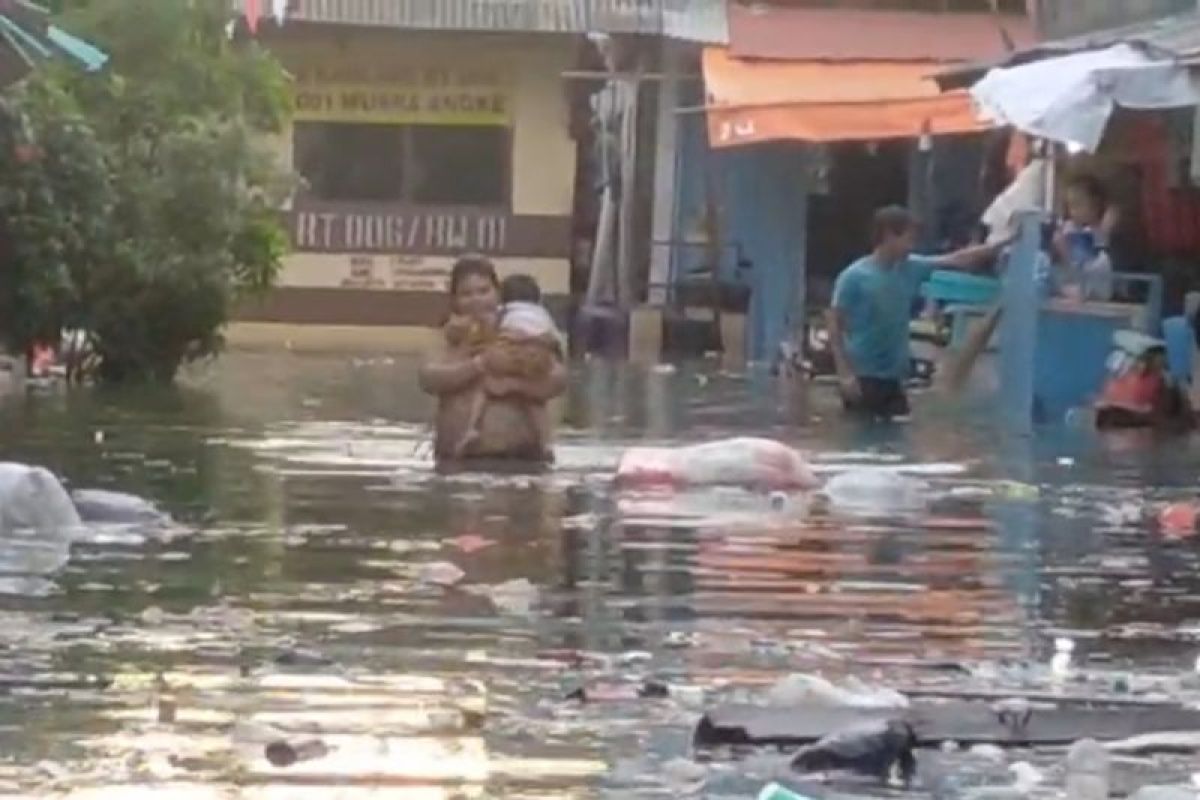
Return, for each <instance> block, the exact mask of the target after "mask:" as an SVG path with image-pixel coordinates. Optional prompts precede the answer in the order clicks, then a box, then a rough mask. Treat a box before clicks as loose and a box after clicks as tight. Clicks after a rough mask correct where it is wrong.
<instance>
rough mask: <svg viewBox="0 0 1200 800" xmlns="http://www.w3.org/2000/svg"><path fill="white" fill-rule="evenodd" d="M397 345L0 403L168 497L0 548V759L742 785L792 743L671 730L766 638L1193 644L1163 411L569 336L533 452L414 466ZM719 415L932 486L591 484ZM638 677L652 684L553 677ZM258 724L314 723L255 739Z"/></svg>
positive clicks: (36, 429)
mask: <svg viewBox="0 0 1200 800" xmlns="http://www.w3.org/2000/svg"><path fill="white" fill-rule="evenodd" d="M413 366H414V365H413V364H412V363H411V362H408V361H404V360H393V359H390V358H382V357H380V358H360V359H350V358H333V357H302V356H297V355H291V354H283V353H280V354H272V355H250V354H236V355H231V356H229V357H227V358H225V359H224V360H223V361H221V362H220V363H219V364H217V365H215V366H212V367H209V368H206V369H204V370H202V371H200V372H198V373H197V374H196V375H195V376H193V377H192V378H191V379H190V380H189V382H188V384H187V385H186V386H185V387H183V388H177V389H172V390H162V391H159V392H148V391H146V390H144V389H141V390H137V391H129V390H120V391H106V390H88V391H79V392H73V393H70V394H68V395H66V396H40V397H39V396H31V397H30V398H29V399H27V400H26V399H21V400H19V401H10V402H8V403H7V404H6V405H4V406H0V426H2V427H0V431H2V432H3V433H2V434H0V436H2V440H3V442H4V458H5V459H7V460H22V461H28V462H31V463H39V464H44V465H46V466H48V467H50V468H51V469H54V470H55V471H57V472H58V473H60V474H62V475H64V476H65V477H67V478H68V479H69V480H70V481H71V482H72V484H74V485H76V486H88V487H100V488H112V489H119V490H122V491H127V492H134V493H137V494H140V495H142V496H145V497H147V498H150V499H152V500H154V501H155V502H157V503H159V504H160V505H161V506H162V507H163V508H164V509H165V510H167V511H169V512H170V513H171V515H172V516H173V517H174V518H175V519H176V520H177V521H178V522H179V525H178V527H177V528H176V527H171V528H167V529H165V530H129V529H108V530H96V531H93V533H92V535H91V536H90V537H89V541H87V542H85V543H83V544H80V545H78V546H76V547H75V548H74V550H73V553H72V557H71V560H70V563H69V566H68V567H67V568H66V570H65V571H64V572H63V573H62V574H60V575H55V576H50V577H48V578H37V577H30V576H11V577H8V578H4V579H2V580H0V591H4V592H5V593H6V594H5V596H4V598H3V606H2V608H3V612H2V616H0V623H2V625H0V659H2V664H3V666H2V667H0V687H4V688H6V689H7V693H6V694H4V695H3V696H0V743H2V748H0V750H2V752H3V754H4V755H3V756H2V757H0V760H2V764H0V793H2V794H4V796H12V795H17V796H20V795H29V796H69V797H73V798H79V797H87V798H100V797H103V798H113V799H114V800H116V798H120V799H121V800H125V798H137V797H156V798H157V797H162V798H168V797H169V798H192V797H196V798H210V797H239V798H289V799H290V798H308V797H320V798H322V800H330V799H331V798H334V797H346V798H355V799H357V798H366V797H403V798H412V799H413V800H425V799H426V798H429V799H430V800H433V798H439V799H440V798H446V799H447V800H449V798H475V797H479V798H483V797H497V798H500V797H503V798H530V799H532V798H550V797H554V798H561V797H580V798H583V797H612V798H671V797H682V796H703V797H714V798H716V797H729V798H734V797H752V796H753V794H754V792H756V791H757V788H758V787H759V786H761V785H762V783H763V782H764V780H765V779H767V778H769V777H770V776H771V774H772V772H773V770H777V769H778V767H779V764H781V763H786V758H784V757H782V756H779V755H778V754H765V755H759V756H754V757H751V758H749V759H748V760H742V761H736V762H735V761H728V760H724V759H717V760H716V761H714V762H711V763H709V764H708V765H707V766H703V765H701V766H696V765H695V764H693V763H691V762H688V761H681V760H679V759H681V758H683V759H688V758H690V755H691V754H690V749H689V748H690V737H691V731H692V727H693V725H694V724H695V722H696V720H697V718H698V712H699V710H700V708H702V707H703V706H704V705H705V704H708V703H715V702H717V701H718V700H720V699H728V698H739V697H745V696H750V695H753V694H754V693H761V692H762V691H763V690H765V688H766V687H768V686H769V685H771V684H772V683H774V682H775V681H777V680H778V679H779V678H781V677H782V676H784V675H786V674H787V673H788V672H822V673H824V674H826V675H828V676H831V677H832V676H839V675H842V674H855V675H858V676H860V677H862V678H864V679H867V680H873V681H880V682H883V683H887V684H891V685H895V686H898V687H901V688H903V687H904V686H912V685H916V684H918V683H921V682H928V681H929V680H931V675H933V671H932V670H929V669H925V668H923V667H921V666H920V665H919V664H914V663H910V662H912V661H914V660H917V661H924V662H969V663H977V662H988V663H995V662H998V661H1001V660H1004V659H1012V660H1018V661H1019V660H1022V659H1031V660H1033V661H1035V662H1038V663H1045V662H1046V661H1047V660H1048V658H1049V655H1050V652H1051V651H1052V649H1053V644H1052V643H1053V640H1054V638H1055V637H1056V636H1063V635H1067V636H1071V637H1074V638H1075V639H1076V642H1077V649H1076V652H1075V660H1076V663H1080V664H1089V665H1092V666H1094V667H1096V668H1097V669H1100V670H1102V671H1112V672H1113V673H1114V674H1116V673H1120V672H1122V671H1129V672H1130V673H1131V674H1137V675H1141V674H1144V673H1151V672H1157V673H1159V674H1164V675H1167V674H1177V673H1180V672H1181V671H1184V670H1188V669H1190V667H1191V664H1192V662H1193V661H1194V659H1195V656H1196V653H1197V650H1200V643H1198V642H1197V640H1198V639H1200V576H1198V573H1197V557H1196V554H1197V544H1196V543H1194V542H1190V541H1186V540H1184V541H1165V540H1163V539H1162V538H1161V537H1159V536H1157V535H1154V534H1152V533H1151V531H1150V528H1149V526H1147V525H1146V524H1144V522H1143V521H1142V520H1141V518H1140V510H1141V509H1142V508H1143V507H1144V506H1145V505H1146V504H1147V503H1150V502H1155V501H1159V500H1170V499H1178V498H1185V497H1191V496H1193V495H1194V493H1195V489H1194V487H1193V484H1194V482H1195V476H1196V474H1197V467H1198V466H1200V451H1198V450H1197V449H1196V447H1195V446H1192V445H1190V444H1188V443H1180V442H1178V441H1176V442H1171V443H1166V444H1164V443H1156V442H1154V441H1149V440H1143V439H1137V438H1122V439H1108V440H1103V441H1102V440H1099V439H1097V438H1095V437H1093V436H1091V435H1089V434H1084V433H1072V432H1069V431H1067V432H1058V433H1054V434H1053V435H1051V434H1046V433H1043V434H1040V435H1039V436H1038V437H1035V438H1034V439H1032V440H1014V439H1009V438H1006V437H1004V436H1003V435H1001V434H1000V433H999V432H998V431H997V430H996V429H995V428H993V427H992V426H991V425H989V424H988V415H987V413H986V411H984V410H982V409H975V410H972V411H966V412H963V411H954V410H951V409H947V408H944V407H940V406H939V401H937V400H936V399H934V398H927V399H926V400H925V402H923V403H920V402H919V403H918V406H919V408H918V414H917V418H916V419H915V421H914V422H913V423H912V424H911V425H906V426H899V427H892V428H880V427H864V426H859V425H855V424H852V423H849V422H847V421H845V420H843V419H841V418H840V416H839V415H838V414H837V413H836V410H835V407H834V405H833V403H832V398H831V397H830V396H829V391H828V390H827V389H824V390H823V389H817V390H813V391H810V392H805V391H800V390H796V389H792V390H785V389H781V388H780V387H778V386H777V385H776V384H775V383H774V382H773V381H772V380H771V379H769V378H767V377H765V376H762V377H753V376H752V377H749V378H746V377H744V376H742V377H739V376H723V375H720V374H717V373H716V372H715V371H712V370H706V369H702V368H698V369H681V370H679V371H678V372H675V373H663V372H658V371H646V370H643V369H637V368H626V367H615V366H612V365H608V364H603V363H593V364H589V365H586V366H579V367H578V368H577V369H576V370H575V375H574V380H573V382H572V389H571V393H570V396H569V397H568V398H567V400H566V402H565V418H564V425H563V429H562V437H561V443H560V448H559V464H558V466H557V468H556V469H555V470H554V471H553V472H551V473H549V474H544V475H487V474H469V473H468V474H456V475H445V476H442V475H437V474H435V473H434V471H433V470H432V469H431V466H430V463H429V451H428V446H427V442H426V439H427V430H426V427H425V425H424V421H425V420H426V419H427V418H428V416H429V412H430V404H429V402H428V401H427V399H426V398H424V397H422V396H421V395H420V394H419V392H418V390H417V388H416V386H415V381H414V373H413ZM747 432H748V433H753V434H756V435H768V436H773V437H778V438H780V439H782V440H784V441H787V442H790V443H793V444H796V445H798V446H800V447H802V448H804V449H805V450H807V451H809V452H811V453H812V455H813V457H814V460H815V461H816V464H817V466H818V467H819V469H820V470H821V471H822V472H827V473H836V472H838V471H841V470H845V469H847V468H849V467H853V466H861V465H863V464H889V465H896V466H905V467H908V468H909V471H910V472H911V473H912V474H914V475H916V476H918V477H919V479H920V480H922V481H924V482H925V483H926V484H927V485H928V487H929V489H930V491H931V493H932V494H931V499H930V503H929V507H928V508H927V509H926V510H923V511H916V510H911V509H910V510H900V509H892V508H867V509H857V510H855V511H854V512H853V513H851V512H845V511H842V512H838V511H830V510H828V509H818V510H812V509H808V508H806V505H807V503H806V501H805V499H804V498H795V497H792V498H780V497H766V496H758V495H754V494H751V493H746V492H735V491H720V492H704V493H690V494H687V495H684V496H679V497H675V498H662V497H645V496H643V497H631V496H625V497H618V496H616V495H614V493H613V491H612V489H611V487H610V485H609V481H608V476H609V475H610V474H611V470H612V468H613V466H614V464H615V462H616V459H617V457H618V455H619V453H620V452H621V449H622V448H623V447H624V446H626V445H628V444H630V443H632V442H635V441H644V440H652V441H655V442H673V441H680V442H694V441H704V440H709V439H713V438H717V437H719V436H722V435H729V434H733V433H747ZM460 571H461V575H459V572H460ZM647 678H652V679H655V680H658V681H662V682H665V683H669V684H671V685H672V687H676V688H678V689H680V691H678V692H677V694H676V697H675V698H674V699H671V700H667V701H662V700H624V701H622V700H618V699H614V700H610V701H607V702H596V703H589V704H587V705H584V706H581V705H579V704H578V703H572V702H567V701H566V700H565V697H566V695H567V694H568V693H570V692H571V691H573V690H575V689H577V688H579V687H581V686H585V687H589V688H593V689H594V688H595V687H596V686H598V685H600V684H614V683H618V682H620V681H630V682H631V684H630V685H633V683H632V682H637V681H640V680H643V679H647ZM933 678H937V676H936V675H933ZM941 679H942V680H946V679H945V678H941ZM959 680H961V681H962V682H965V683H969V682H971V681H972V680H976V679H970V678H961V679H959ZM94 682H100V683H101V684H102V685H93V683H94ZM976 682H978V681H976ZM160 714H161V715H162V721H160V720H159V716H160ZM172 718H173V719H172ZM281 731H282V732H283V733H284V734H286V736H287V738H288V740H289V741H293V742H298V743H299V742H303V741H305V740H308V739H317V740H319V741H320V742H322V744H323V745H324V746H326V747H328V748H331V750H330V753H329V754H328V755H327V756H326V757H323V758H319V759H315V760H313V761H305V762H301V763H298V764H295V765H292V766H289V767H275V766H272V765H271V764H270V763H269V762H268V761H267V760H266V759H265V758H264V757H263V752H264V750H263V745H264V743H265V742H267V741H270V740H271V737H278V735H279V733H280V732H281ZM1014 758H1029V759H1032V760H1034V761H1037V760H1038V755H1037V754H1027V755H1025V756H1015V757H1014ZM1056 760H1057V756H1054V757H1051V758H1050V759H1049V760H1048V761H1046V763H1052V762H1054V761H1056ZM1149 767H1150V768H1153V769H1155V770H1158V771H1159V772H1161V771H1162V765H1154V764H1152V763H1151V764H1150V765H1149ZM954 768H955V769H957V767H954ZM1184 774H1186V770H1184ZM1158 777H1160V778H1161V777H1162V775H1159V776H1158ZM934 788H936V787H934ZM875 792H876V794H878V792H879V790H875ZM860 794H870V791H868V790H863V791H862V792H860Z"/></svg>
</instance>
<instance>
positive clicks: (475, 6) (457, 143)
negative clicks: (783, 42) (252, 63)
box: [229, 0, 724, 349]
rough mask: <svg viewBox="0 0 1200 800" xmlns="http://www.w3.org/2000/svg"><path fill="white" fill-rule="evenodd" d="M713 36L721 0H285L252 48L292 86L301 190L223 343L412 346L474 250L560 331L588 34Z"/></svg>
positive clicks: (288, 147)
mask: <svg viewBox="0 0 1200 800" xmlns="http://www.w3.org/2000/svg"><path fill="white" fill-rule="evenodd" d="M263 5H268V4H265V3H259V6H263ZM714 10H716V11H719V12H720V15H719V16H714V14H713V13H712V12H713V11H714ZM714 19H715V20H717V23H716V25H715V27H714V25H713V24H712V20H714ZM723 20H724V7H723V0H505V2H479V1H478V0H471V1H470V2H468V0H437V1H436V2H432V1H431V0H292V2H291V3H290V5H289V6H288V10H287V13H286V17H285V20H284V22H283V24H282V25H275V24H272V23H271V22H270V21H269V20H267V19H263V20H262V22H261V24H259V25H256V26H255V33H256V35H257V36H258V37H259V39H260V40H261V41H262V42H263V43H264V44H265V45H266V46H267V47H269V48H270V49H271V50H272V51H273V52H274V53H275V54H276V55H277V56H278V58H279V59H280V61H281V62H282V64H283V65H284V67H285V68H286V69H287V70H288V72H289V73H290V75H291V78H292V81H293V86H294V92H295V97H294V99H295V112H294V121H293V124H292V126H291V128H290V130H288V131H287V132H286V133H285V135H283V136H281V137H280V139H279V141H278V142H277V143H276V146H277V148H278V151H279V156H280V158H281V160H283V161H284V162H285V163H286V164H288V165H290V166H291V167H292V169H293V170H294V172H295V173H296V174H297V175H298V176H299V179H300V186H299V188H298V189H297V191H296V193H295V195H294V198H293V200H292V203H291V207H290V208H289V209H288V210H287V219H288V225H289V229H290V232H291V238H292V245H293V249H292V252H291V253H290V254H289V255H288V256H287V258H286V260H285V263H284V267H283V270H282V273H281V275H280V277H279V280H278V283H277V286H276V288H275V289H274V290H273V291H272V292H271V293H270V295H269V296H268V297H266V298H265V299H263V300H262V301H261V302H257V303H254V304H252V305H249V306H247V307H245V308H244V309H243V310H242V313H241V315H240V318H239V320H238V321H237V323H236V324H235V325H233V326H231V329H230V331H229V338H230V339H231V341H232V342H234V343H238V342H242V343H254V342H263V343H278V342H279V341H290V342H292V343H293V344H295V345H297V346H300V345H302V344H303V345H306V346H331V347H343V346H347V345H349V346H369V347H379V346H383V347H396V348H402V349H404V348H407V347H408V346H409V345H413V346H420V345H421V344H423V343H424V342H427V341H428V339H429V337H430V331H431V330H432V329H433V328H434V326H436V325H438V324H439V323H440V322H441V321H442V320H443V319H444V317H445V314H446V312H447V310H448V304H447V296H446V288H447V280H448V276H449V270H450V267H451V265H452V264H453V262H454V260H455V259H456V258H457V256H459V255H460V254H463V253H466V252H478V253H483V254H485V255H488V256H490V257H491V258H492V259H493V260H494V261H495V262H496V264H497V267H498V269H499V271H500V273H501V277H503V276H504V275H506V274H511V273H515V272H521V273H527V274H530V275H532V276H533V277H535V278H536V279H537V280H538V282H539V284H540V285H541V288H542V291H543V292H544V294H545V295H546V298H547V304H548V305H549V306H550V307H551V308H552V310H555V311H557V312H559V316H560V319H561V318H562V316H563V314H562V312H563V311H564V309H565V307H566V305H567V302H568V298H569V293H570V288H571V286H570V283H571V262H572V249H573V240H572V229H573V227H572V226H573V219H572V216H573V213H574V210H575V208H576V197H575V194H576V186H577V161H578V159H579V157H580V153H579V152H578V151H579V148H578V146H577V142H576V137H575V135H574V132H573V130H572V121H573V120H572V111H573V108H572V94H571V92H570V90H569V89H570V81H569V79H568V74H569V73H570V72H571V70H572V68H574V67H577V65H578V63H579V54H580V52H581V49H582V48H584V47H586V46H587V44H586V39H585V34H587V33H590V32H601V33H604V32H609V33H612V34H614V35H627V34H628V35H638V36H658V37H663V36H679V37H682V38H684V39H688V38H692V37H705V36H708V37H711V36H720V35H721V29H722V26H723Z"/></svg>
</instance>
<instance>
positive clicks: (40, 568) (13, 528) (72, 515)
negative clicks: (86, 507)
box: [0, 463, 83, 575]
mask: <svg viewBox="0 0 1200 800" xmlns="http://www.w3.org/2000/svg"><path fill="white" fill-rule="evenodd" d="M82 525H83V523H82V522H81V521H80V519H79V513H78V512H77V511H76V510H75V505H74V503H72V502H71V498H70V497H69V496H68V495H67V492H66V490H65V489H64V488H63V486H62V484H61V483H59V481H58V478H56V477H54V474H53V473H51V472H50V471H49V470H46V469H43V468H42V467H31V466H29V465H27V464H16V463H0V573H9V574H14V573H15V574H33V575H45V574H48V573H51V572H55V571H57V570H58V569H60V568H62V567H63V566H64V565H65V564H66V563H67V559H68V557H69V555H70V544H71V541H72V540H73V539H74V538H76V537H77V536H78V535H79V532H80V530H81V528H82Z"/></svg>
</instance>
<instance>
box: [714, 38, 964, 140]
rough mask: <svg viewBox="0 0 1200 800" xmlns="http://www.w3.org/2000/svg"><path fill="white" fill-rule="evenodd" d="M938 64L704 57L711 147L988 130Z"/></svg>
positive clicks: (719, 52) (717, 53)
mask: <svg viewBox="0 0 1200 800" xmlns="http://www.w3.org/2000/svg"><path fill="white" fill-rule="evenodd" d="M943 67H944V65H943V64H939V63H937V62H933V61H928V62H912V61H903V62H901V61H848V62H846V61H746V60H742V59H737V58H734V57H732V56H730V55H729V52H728V50H726V49H725V48H722V47H710V48H707V49H706V50H705V51H704V82H705V88H706V91H707V94H708V98H709V100H708V105H707V108H706V112H707V114H708V131H709V142H710V143H711V144H712V146H713V147H718V148H719V147H737V146H741V145H748V144H755V143H757V142H767V141H778V140H781V139H798V140H802V141H807V142H837V141H855V140H859V141H862V140H868V141H869V140H879V139H896V138H907V137H914V136H920V135H921V134H922V133H926V132H927V133H931V134H935V135H937V134H949V133H970V132H974V131H980V130H984V129H985V128H987V125H986V124H985V123H984V122H983V121H982V120H980V119H979V117H978V116H977V115H976V113H975V109H974V107H973V105H972V103H971V98H970V95H969V94H968V93H967V92H966V91H955V92H946V93H943V92H941V91H940V90H939V89H938V86H937V84H936V83H935V82H934V81H933V79H932V78H931V77H930V76H931V75H932V74H934V73H935V72H937V71H938V69H939V68H943Z"/></svg>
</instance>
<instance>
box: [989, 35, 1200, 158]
mask: <svg viewBox="0 0 1200 800" xmlns="http://www.w3.org/2000/svg"><path fill="white" fill-rule="evenodd" d="M971 95H972V97H974V99H975V102H976V103H977V104H978V105H979V108H980V111H981V112H982V113H983V114H984V116H985V117H987V118H989V119H991V120H992V121H995V122H997V123H1000V124H1003V125H1011V126H1013V127H1014V128H1017V129H1018V130H1021V131H1023V132H1025V133H1028V134H1030V135H1033V136H1039V137H1041V138H1044V139H1051V140H1053V141H1056V142H1061V143H1063V144H1066V145H1068V146H1073V147H1076V148H1079V149H1082V150H1087V151H1088V152H1095V150H1096V148H1097V147H1099V145H1100V140H1101V138H1103V136H1104V129H1105V127H1106V126H1107V125H1108V120H1109V117H1111V116H1112V112H1113V109H1114V108H1116V107H1117V106H1121V107H1123V108H1130V109H1142V110H1150V109H1164V108H1180V107H1185V106H1194V105H1200V90H1198V88H1197V83H1196V81H1195V79H1194V78H1193V76H1192V74H1191V72H1190V71H1189V69H1188V68H1187V66H1185V65H1183V64H1180V63H1179V62H1178V61H1174V60H1171V59H1166V58H1160V57H1156V56H1153V55H1150V54H1149V53H1147V52H1146V51H1144V50H1142V49H1139V48H1137V47H1134V46H1132V45H1129V44H1117V45H1113V46H1112V47H1108V48H1106V49H1103V50H1088V51H1084V52H1079V53H1071V54H1069V55H1063V56H1056V57H1053V58H1047V59H1044V60H1041V61H1035V62H1032V63H1029V64H1023V65H1021V66H1016V67H1001V68H997V69H992V70H990V71H988V73H987V75H985V76H984V77H983V79H982V80H980V81H979V82H978V83H976V84H975V85H974V86H973V87H971Z"/></svg>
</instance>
